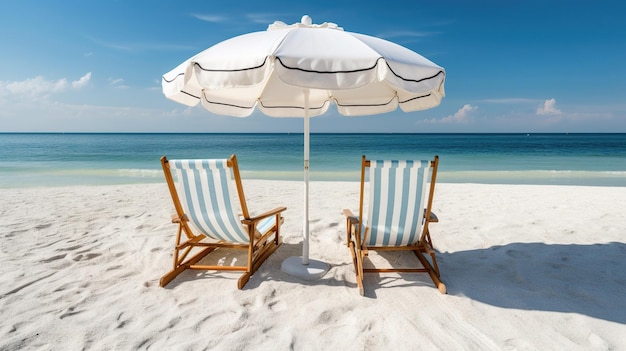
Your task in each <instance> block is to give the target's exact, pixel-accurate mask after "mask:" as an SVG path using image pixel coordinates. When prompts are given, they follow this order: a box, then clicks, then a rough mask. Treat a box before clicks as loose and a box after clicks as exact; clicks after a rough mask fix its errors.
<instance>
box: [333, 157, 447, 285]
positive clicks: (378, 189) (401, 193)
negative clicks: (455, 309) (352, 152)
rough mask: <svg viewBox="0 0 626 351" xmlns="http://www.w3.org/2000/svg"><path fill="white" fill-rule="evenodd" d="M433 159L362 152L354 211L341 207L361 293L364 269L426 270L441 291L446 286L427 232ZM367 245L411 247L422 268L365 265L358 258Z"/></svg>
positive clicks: (379, 248) (432, 218) (381, 248)
mask: <svg viewBox="0 0 626 351" xmlns="http://www.w3.org/2000/svg"><path fill="white" fill-rule="evenodd" d="M438 164H439V157H438V156H435V158H434V160H432V161H389V160H385V161H373V160H371V161H370V160H367V159H366V158H365V156H363V158H362V167H361V195H360V199H359V214H358V216H357V215H355V214H353V212H352V211H351V210H348V209H344V210H343V213H344V215H345V217H346V230H347V244H348V247H349V248H350V252H351V254H352V260H353V262H354V267H355V271H356V276H357V285H358V287H359V292H360V293H361V295H363V294H364V289H363V274H364V273H369V272H424V273H428V274H429V275H430V277H431V278H432V280H433V282H434V283H435V285H436V286H437V288H438V289H439V291H440V292H441V293H443V294H445V293H446V286H445V285H444V284H443V282H441V280H440V279H439V276H440V274H439V267H438V265H437V259H436V257H435V251H434V248H433V245H432V240H431V236H430V231H429V224H430V223H433V222H437V221H438V219H437V216H436V215H435V214H434V213H432V212H431V208H432V203H433V195H434V191H435V180H436V177H437V166H438ZM368 168H369V197H368V199H369V201H368V206H367V216H366V217H364V216H363V212H364V204H363V202H364V197H365V196H364V190H365V179H366V169H368ZM370 250H374V251H396V250H410V251H413V252H414V253H415V255H416V256H417V258H418V259H419V261H420V262H421V266H422V267H413V268H400V267H390V268H364V267H363V261H364V259H365V257H366V256H367V255H368V251H370ZM424 254H426V255H424ZM427 256H428V258H427Z"/></svg>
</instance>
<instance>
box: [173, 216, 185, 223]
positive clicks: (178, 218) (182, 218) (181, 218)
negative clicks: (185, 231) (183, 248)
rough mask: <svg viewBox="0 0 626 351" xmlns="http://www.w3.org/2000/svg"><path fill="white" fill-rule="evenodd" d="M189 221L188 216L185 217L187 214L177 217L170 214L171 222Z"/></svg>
mask: <svg viewBox="0 0 626 351" xmlns="http://www.w3.org/2000/svg"><path fill="white" fill-rule="evenodd" d="M187 221H189V218H187V215H183V216H182V217H179V216H178V215H172V223H181V222H187Z"/></svg>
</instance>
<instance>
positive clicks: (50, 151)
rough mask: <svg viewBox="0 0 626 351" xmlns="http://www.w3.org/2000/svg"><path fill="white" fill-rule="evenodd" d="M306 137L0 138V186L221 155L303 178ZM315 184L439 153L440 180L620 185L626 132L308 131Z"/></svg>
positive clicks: (143, 170) (145, 171) (105, 178)
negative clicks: (366, 163) (371, 165)
mask: <svg viewBox="0 0 626 351" xmlns="http://www.w3.org/2000/svg"><path fill="white" fill-rule="evenodd" d="M303 141H304V138H303V135H302V134H126V133H123V134H80V133H78V134H60V133H59V134H56V133H50V134H40V133H33V134H30V133H26V134H22V133H4V134H0V150H2V152H0V188H12V187H33V186H62V185H99V184H103V185H104V184H132V183H156V182H163V175H162V171H161V169H160V163H159V158H160V157H161V156H162V155H167V156H168V157H169V158H227V157H228V156H229V155H230V154H232V153H235V154H237V157H238V159H239V163H240V168H241V170H242V176H243V177H244V178H246V179H274V180H301V179H302V177H303V171H302V164H303V162H302V159H303V150H304V147H303ZM310 153H311V168H310V171H311V174H310V178H311V180H332V181H358V180H359V170H360V162H361V155H363V154H365V155H366V156H367V157H368V158H372V159H427V158H432V157H433V155H436V154H437V155H439V157H440V168H439V177H438V181H439V182H444V183H446V182H447V183H488V184H549V185H552V184H558V185H591V186H626V134H312V135H311V149H310Z"/></svg>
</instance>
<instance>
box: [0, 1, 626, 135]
mask: <svg viewBox="0 0 626 351" xmlns="http://www.w3.org/2000/svg"><path fill="white" fill-rule="evenodd" d="M625 13H626V3H624V2H621V1H605V0H600V1H584V2H583V1H535V0H530V1H417V0H416V1H385V2H377V3H369V2H363V1H336V0H335V1H314V2H313V1H302V2H297V1H293V0H290V1H278V0H270V1H258V0H255V1H219V2H218V1H206V0H204V1H199V0H186V1H184V2H181V1H157V0H153V1H147V0H145V1H144V0H142V1H140V0H137V1H130V0H128V1H110V0H99V1H95V0H94V1H91V0H80V1H64V0H58V1H47V0H37V1H34V0H20V1H2V2H1V3H0V52H1V54H0V132H302V130H303V126H302V120H301V119H297V118H289V119H272V118H269V117H265V116H263V115H261V114H260V113H255V114H253V115H252V116H251V117H248V118H245V119H239V118H232V117H224V116H216V115H212V114H210V113H209V112H207V111H205V110H204V109H202V108H201V107H196V108H187V107H185V106H183V105H179V104H176V103H175V102H172V101H169V100H167V99H165V97H164V96H163V94H162V92H161V75H162V74H163V73H165V72H167V71H169V70H171V69H173V68H174V67H175V66H177V65H178V64H179V63H181V62H182V61H184V60H185V59H187V58H189V57H190V56H193V55H194V54H196V53H198V52H200V51H202V50H204V49H205V48H207V47H209V46H211V45H213V44H216V43H218V42H220V41H222V40H225V39H228V38H230V37H233V36H236V35H240V34H244V33H247V32H251V31H263V30H265V29H266V28H267V26H268V25H269V24H270V23H272V22H273V21H275V20H280V21H283V22H285V23H288V24H291V23H295V22H299V21H300V18H301V17H302V15H304V14H308V15H310V16H311V17H312V18H313V23H322V22H334V23H337V24H338V25H339V26H341V27H343V28H344V29H345V30H346V31H351V32H359V33H363V34H368V35H373V36H378V37H381V38H384V39H387V40H390V41H394V42H397V43H399V44H401V45H403V46H406V47H408V48H410V49H412V50H414V51H416V52H418V53H420V54H422V55H423V56H425V57H427V58H429V59H430V60H432V61H434V62H435V63H437V64H439V65H440V66H442V67H444V68H445V69H446V73H447V78H446V97H445V98H444V99H443V101H442V103H441V105H440V106H438V107H437V108H434V109H431V110H426V111H419V112H412V113H403V112H401V111H396V112H392V113H388V114H384V115H378V116H367V117H343V116H338V115H337V114H336V113H334V112H330V113H328V114H326V115H324V116H320V117H316V118H315V119H313V120H312V121H311V131H312V132H522V133H528V132H559V133H560V132H626V65H625V64H624V63H625V62H626V35H625V34H624V33H626V24H625V23H626V21H624V14H625ZM331 110H332V109H331Z"/></svg>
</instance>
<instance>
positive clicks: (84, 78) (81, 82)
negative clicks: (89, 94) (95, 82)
mask: <svg viewBox="0 0 626 351" xmlns="http://www.w3.org/2000/svg"><path fill="white" fill-rule="evenodd" d="M90 80H91V72H88V73H87V74H85V75H84V76H82V77H80V79H79V80H75V81H73V82H72V87H73V88H74V89H80V88H83V87H85V86H86V85H87V84H89V81H90Z"/></svg>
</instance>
